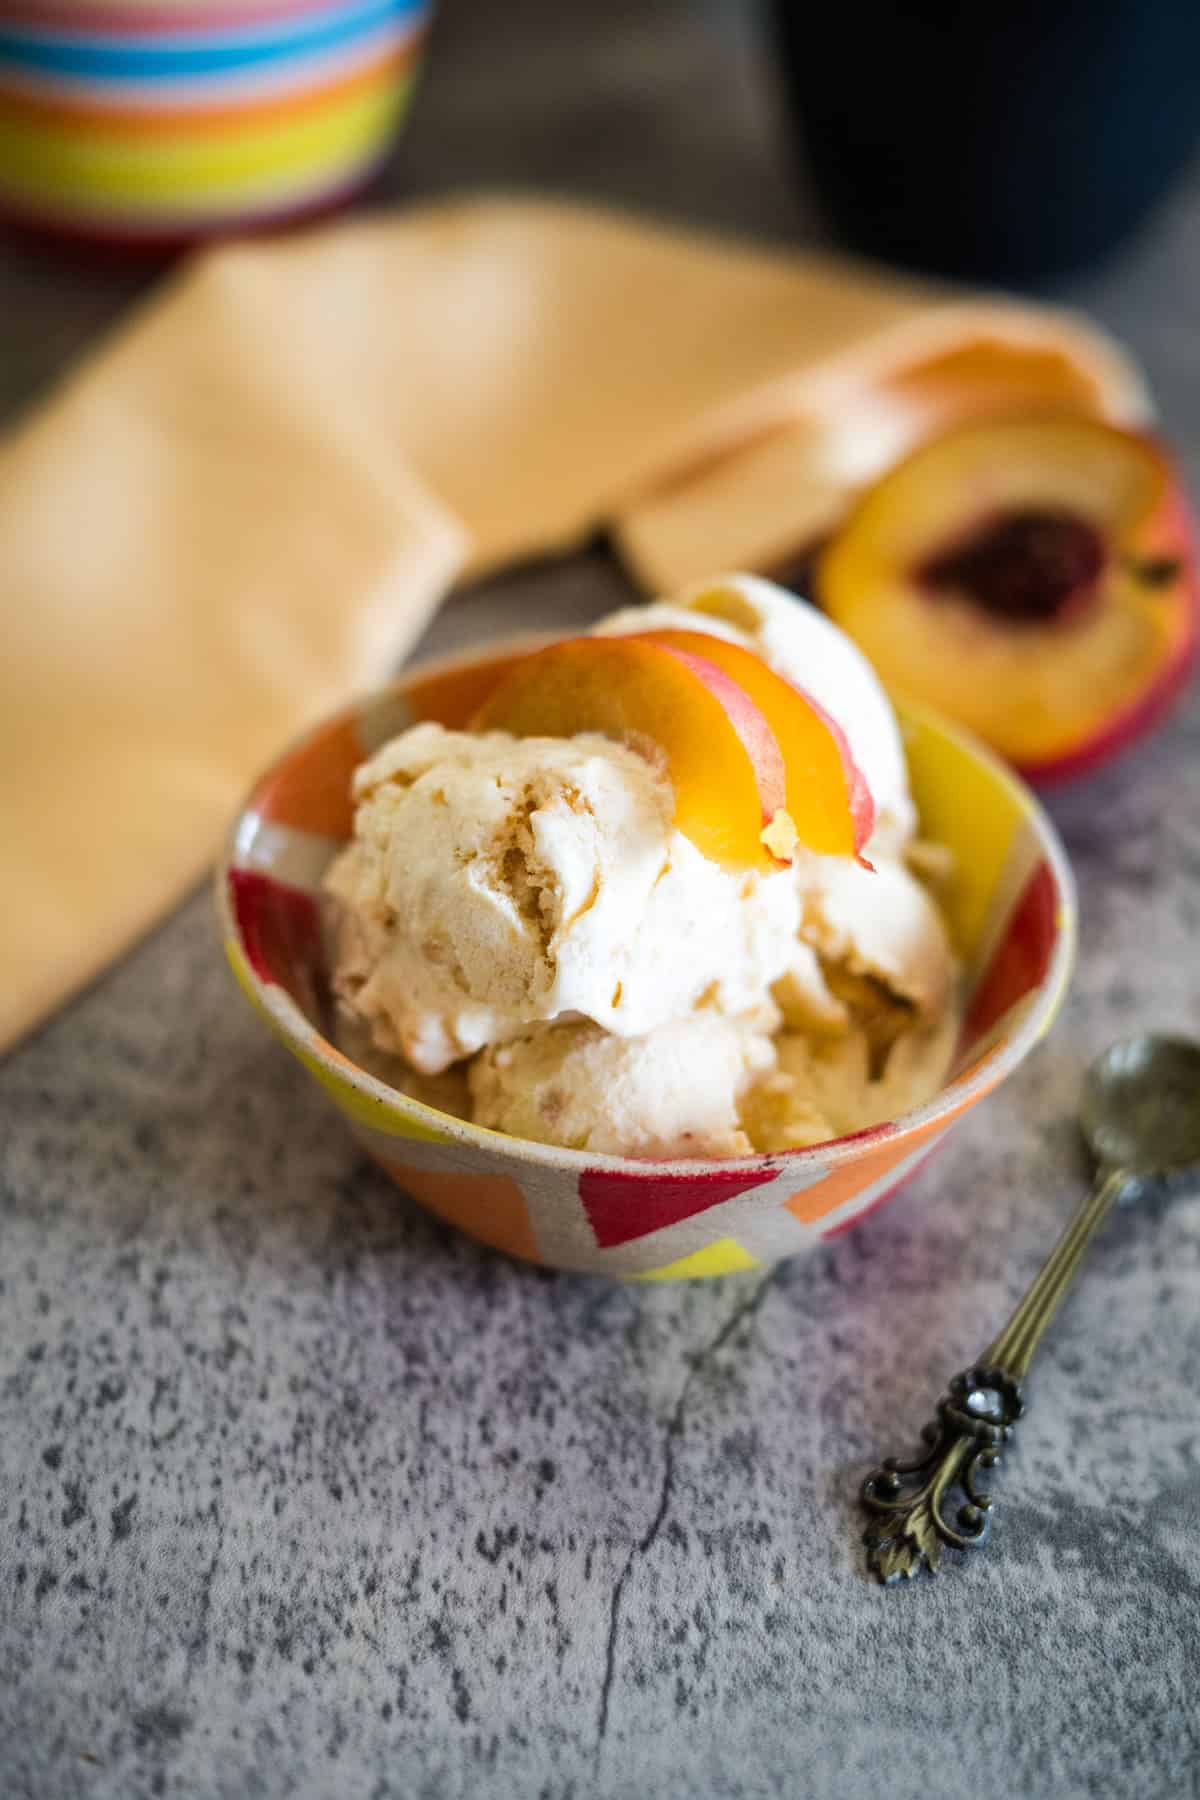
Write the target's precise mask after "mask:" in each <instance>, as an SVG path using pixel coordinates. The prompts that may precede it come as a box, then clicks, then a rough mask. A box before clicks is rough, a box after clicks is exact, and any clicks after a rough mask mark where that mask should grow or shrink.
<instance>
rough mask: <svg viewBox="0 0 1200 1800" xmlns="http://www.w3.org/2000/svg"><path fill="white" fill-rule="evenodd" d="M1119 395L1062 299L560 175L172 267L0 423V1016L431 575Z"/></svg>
mask: <svg viewBox="0 0 1200 1800" xmlns="http://www.w3.org/2000/svg"><path fill="white" fill-rule="evenodd" d="M1009 407H1019V408H1021V409H1023V410H1030V409H1031V408H1036V409H1038V410H1042V411H1047V410H1073V411H1088V412H1095V413H1099V414H1101V415H1103V416H1106V417H1109V418H1111V419H1114V420H1117V421H1122V422H1137V421H1139V420H1141V419H1143V418H1144V417H1145V416H1146V414H1147V400H1146V396H1145V393H1144V390H1143V388H1142V385H1141V382H1140V380H1139V378H1138V375H1137V373H1136V371H1135V370H1134V369H1133V368H1132V366H1131V365H1130V363H1129V362H1128V360H1127V359H1126V358H1125V357H1124V356H1123V355H1122V353H1121V352H1120V351H1119V350H1118V349H1117V348H1116V347H1115V346H1114V345H1113V344H1112V343H1111V342H1109V341H1108V340H1107V339H1106V338H1104V337H1103V336H1102V335H1101V334H1099V333H1098V332H1097V331H1095V330H1094V329H1092V328H1090V327H1089V326H1087V325H1086V324H1084V323H1083V322H1082V321H1081V320H1079V319H1077V318H1074V317H1071V316H1068V315H1064V314H1059V313H1054V312H1050V311H1047V310H1045V309H1041V308H1032V307H1026V306H1018V305H1016V304H1012V303H1008V302H1004V301H995V300H976V299H967V300H964V299H962V298H961V297H957V296H953V295H949V294H947V293H945V292H942V291H940V290H935V289H932V288H928V287H924V286H922V285H920V284H918V283H916V282H913V281H909V280H901V279H899V278H895V277H891V276H886V275H881V274H879V273H875V272H871V271H869V270H867V269H865V268H862V267H859V266H855V265H851V264H846V263H840V262H837V261H834V260H832V259H828V258H825V257H819V256H812V255H804V256H796V255H782V254H778V253H771V252H768V251H765V250H762V249H753V248H747V247H744V246H740V245H736V244H729V243H724V242H720V241H714V240H712V239H705V238H697V237H694V236H689V235H685V234H683V233H680V232H675V231H667V230H661V229H656V228H652V227H648V226H646V225H644V224H640V223H636V222H634V221H631V220H629V219H627V218H623V217H619V216H614V215H611V214H605V213H600V212H595V211H592V210H586V209H579V208H575V207H570V206H565V205H554V204H545V203H540V202H530V201H521V200H505V199H483V200H465V201H456V202H451V203H446V204H440V205H435V206H431V207H427V208H424V209H421V210H417V211H413V212H409V213H407V214H405V215H403V216H401V217H393V218H386V219H376V220H370V221H365V222H363V221H360V222H354V223H349V224H346V225H343V226H341V227H340V228H337V229H333V230H328V229H326V230H323V231H320V232H316V233H313V234H311V235H308V236H303V237H299V238H294V239H291V240H285V241H280V242H275V243H271V244H262V245H258V246H254V247H234V248H228V249H225V250H221V251H217V252H215V253H213V254H210V255H208V256H206V257H204V258H202V259H200V260H198V261H196V262H194V263H192V264H191V265H189V266H187V267H185V268H184V269H182V270H181V271H180V272H179V273H178V274H177V275H176V276H175V277H174V278H173V279H172V280H171V281H170V282H169V283H168V284H167V285H166V286H165V288H164V289H162V290H161V291H160V292H159V293H158V294H157V295H156V296H155V297H154V298H152V299H151V301H150V302H149V303H148V304H146V305H145V306H143V307H142V308H141V309H140V310H139V311H138V312H137V313H136V314H135V315H134V316H133V317H132V318H131V319H130V320H129V322H128V323H127V324H126V325H125V326H124V328H123V329H121V330H119V331H118V332H117V333H116V334H115V335H114V336H113V337H111V338H110V339H109V340H108V341H107V342H106V343H105V344H104V345H103V347H102V348H101V349H100V350H99V351H98V352H97V353H96V354H95V355H94V356H93V357H92V358H91V360H90V361H89V362H87V363H86V364H85V365H84V366H83V367H82V368H81V369H80V370H79V371H78V372H77V373H75V374H73V375H72V376H71V377H70V378H69V379H67V380H66V381H65V382H64V383H63V384H62V386H61V387H60V388H59V389H58V390H57V392H56V393H54V394H53V395H52V397H51V398H50V399H49V400H48V402H47V403H46V404H45V405H44V406H43V407H42V409H41V411H40V412H39V413H37V414H36V415H35V416H34V417H32V418H31V419H30V420H29V421H28V422H26V423H25V424H24V425H23V426H22V427H20V428H19V429H18V430H17V431H16V432H15V434H13V435H12V436H11V437H10V438H9V439H8V441H7V443H6V444H5V445H4V446H3V447H2V448H0V571H2V576H3V594H4V600H5V609H4V616H5V643H4V655H3V659H2V662H0V824H2V828H3V851H2V870H0V873H2V879H3V884H4V893H5V900H6V904H5V912H4V925H3V930H2V932H0V1049H3V1048H4V1047H6V1046H7V1045H8V1044H11V1043H12V1042H13V1041H14V1040H15V1039H16V1038H17V1036H18V1035H19V1034H20V1033H21V1032H22V1031H24V1030H25V1029H27V1028H28V1027H29V1026H31V1025H32V1024H34V1023H35V1022H36V1021H37V1020H38V1019H40V1018H41V1017H42V1016H44V1014H45V1013H46V1012H47V1011H48V1010H49V1009H50V1008H52V1007H53V1006H55V1005H56V1004H57V1003H59V1002H60V1001H61V1000H62V999H64V998H65V997H66V996H67V995H68V994H69V993H70V992H72V991H73V990H74V989H76V988H78V987H79V985H80V984H81V983H83V982H84V981H86V980H87V979H88V978H89V977H90V976H92V975H93V974H94V973H96V971H98V970H99V969H100V968H102V967H103V966H104V965H105V964H106V963H107V962H108V961H109V960H110V959H111V958H112V957H114V956H115V955H117V954H118V953H119V952H121V951H122V950H123V949H124V948H126V947H127V946H128V945H129V944H130V943H131V942H132V941H133V940H134V939H135V938H136V937H137V935H138V934H139V933H140V932H142V931H143V930H144V929H145V928H146V927H148V926H149V925H150V924H152V923H153V922H154V920H155V919H156V918H158V917H159V916H160V915H161V914H162V913H163V912H164V910H165V909H167V908H168V907H170V906H171V905H172V904H173V903H174V902H175V901H176V900H177V899H178V898H179V897H180V896H181V894H182V893H183V892H184V891H185V890H186V889H187V887H188V886H189V885H190V884H191V883H192V882H194V881H195V880H196V879H197V878H198V877H199V876H200V875H201V873H202V872H203V870H204V868H205V866H206V864H207V863H208V861H209V859H210V857H211V855H212V853H213V850H214V847H215V845H216V842H217V839H218V836H219V834H220V831H221V829H222V826H223V825H224V823H225V821H226V819H227V817H228V815H229V813H230V811H231V809H232V807H233V806H234V804H235V802H236V800H237V798H238V796H239V794H240V792H241V790H242V789H243V788H244V786H245V785H246V784H247V782H248V781H249V779H250V778H251V776H252V775H253V774H254V772H255V770H256V768H257V767H258V766H259V765H261V764H262V763H263V762H264V761H265V760H266V759H267V758H268V757H269V756H271V755H272V754H273V753H274V752H275V751H276V750H278V749H279V748H280V747H281V746H282V744H283V743H284V742H285V741H286V740H287V739H288V737H289V736H291V735H292V734H294V733H295V732H296V731H297V730H299V729H300V728H302V727H303V726H304V725H305V724H306V723H307V722H308V721H310V720H311V719H313V718H314V717H317V716H319V715H320V714H321V713H322V712H323V711H325V710H327V709H328V708H330V707H332V706H334V705H335V704H336V703H337V702H339V701H340V700H341V699H343V698H344V697H345V696H346V695H347V694H348V693H349V692H351V691H353V690H354V689H356V688H358V687H361V686H364V685H367V684H369V683H371V682H373V681H375V680H378V679H379V678H380V677H381V676H382V675H383V674H384V673H385V672H386V671H387V669H388V667H389V666H390V664H392V663H393V662H394V660H395V659H396V658H398V657H399V656H401V655H402V654H403V653H404V652H405V651H407V650H408V649H409V648H410V647H411V645H412V644H413V643H414V641H415V640H416V638H417V637H418V636H419V634H420V632H421V630H422V628H423V626H424V625H425V623H426V621H427V619H428V618H429V616H430V613H431V611H432V610H433V608H434V607H435V606H436V605H437V604H438V602H439V601H440V600H441V598H442V597H443V596H444V595H445V594H446V593H447V591H448V590H449V588H450V587H451V584H452V583H453V582H454V580H455V578H456V577H457V576H459V575H461V574H463V573H472V574H478V573H480V572H482V571H484V570H488V569H495V568H497V567H498V566H500V565H501V564H504V563H506V562H510V561H512V560H513V559H514V558H519V557H524V556H529V555H531V554H534V553H539V554H540V553H545V552H548V551H555V550H566V549H568V548H569V547H570V546H571V545H573V544H576V543H578V542H579V541H580V540H582V539H583V538H585V537H586V536H587V535H588V534H590V533H591V532H593V531H594V530H595V529H596V528H597V527H600V526H607V527H608V528H609V529H610V530H611V532H612V534H613V537H614V541H615V543H616V545H617V547H618V549H619V551H620V553H621V554H622V555H623V556H624V557H625V559H626V560H627V562H628V564H629V566H630V568H631V570H632V571H633V573H634V574H635V576H636V577H637V579H638V580H639V581H640V582H641V583H642V584H643V585H644V586H645V587H646V588H648V589H651V590H660V591H661V590H664V589H669V588H671V587H674V586H675V585H677V584H678V583H680V582H683V581H687V580H690V579H693V578H695V577H697V576H700V575H703V574H706V573H709V572H712V571H714V570H717V569H721V568H727V567H731V566H735V565H736V566H741V567H749V568H759V569H772V568H778V567H780V566H783V565H785V564H786V563H787V561H788V560H789V558H791V557H793V556H794V555H795V554H797V553H798V552H800V551H801V550H802V549H803V548H804V547H805V546H806V545H807V544H809V543H810V542H811V541H812V540H813V538H814V537H816V536H818V535H819V534H820V533H821V532H822V531H824V530H825V529H826V528H827V527H828V526H829V525H830V523H831V522H832V521H833V520H835V519H836V517H837V516H838V513H839V511H840V510H841V509H842V507H843V506H844V504H845V502H846V498H847V496H848V494H850V493H851V492H852V491H853V490H854V488H855V487H856V486H857V485H858V484H860V483H861V482H862V481H863V480H864V479H866V478H868V477H870V476H871V475H872V474H874V473H875V472H876V470H878V469H879V468H881V467H882V466H884V465H885V464H886V463H887V462H889V461H890V460H892V459H893V458H894V457H895V456H896V455H897V454H898V453H900V452H901V451H902V450H903V449H905V448H906V447H907V446H908V445H909V444H911V443H912V442H914V441H916V440H917V439H919V438H921V437H922V436H923V435H926V434H928V433H929V432H931V431H933V430H935V429H937V428H938V427H940V426H941V425H943V424H945V423H947V422H949V421H951V420H954V419H957V418H960V417H964V416H969V415H972V414H978V413H982V412H994V411H996V410H1000V409H1004V408H1009Z"/></svg>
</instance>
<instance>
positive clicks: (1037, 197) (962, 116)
mask: <svg viewBox="0 0 1200 1800" xmlns="http://www.w3.org/2000/svg"><path fill="white" fill-rule="evenodd" d="M772 13H773V22H774V37H775V45H776V48H777V52H778V58H779V63H780V67H781V71H782V76H783V79H784V82H785V87H786V93H787V97H788V101H789V104H790V108H791V112H792V115H793V117H794V120H795V124H796V127H797V129H798V131H799V134H800V140H801V147H802V153H803V157H804V162H805V165H806V168H807V170H808V171H809V173H810V175H811V177H812V178H813V180H814V181H815V185H816V189H817V194H818V197H819V199H820V201H821V204H822V206H823V208H824V210H825V213H826V215H827V218H828V222H829V224H830V226H831V228H832V230H833V231H834V232H835V234H836V235H837V236H838V237H839V238H841V239H842V241H843V242H844V243H846V244H848V245H849V246H850V247H852V248H854V249H856V250H861V251H863V252H865V253H866V254H868V255H871V256H877V257H883V258H885V259H887V260H889V261H893V262H900V263H906V264H909V265H911V266H914V267H919V268H925V269H930V270H934V271H939V272H943V273H947V274H954V275H964V276H972V277H975V278H983V279H995V280H1009V281H1012V280H1020V279H1023V278H1028V277H1033V276H1039V275H1047V274H1053V273H1058V272H1064V271H1068V270H1073V269H1078V268H1081V267H1083V266H1084V265H1086V264H1088V263H1091V262H1094V261H1096V260H1098V259H1099V258H1101V257H1103V256H1104V255H1106V254H1107V253H1108V252H1109V251H1111V250H1112V249H1114V248H1115V247H1116V246H1117V245H1118V244H1119V243H1120V242H1121V240H1122V239H1123V238H1124V237H1125V236H1126V235H1127V234H1128V233H1129V232H1130V231H1131V230H1132V229H1133V228H1134V227H1135V226H1136V225H1137V224H1138V223H1139V222H1140V221H1141V219H1142V218H1143V217H1144V216H1145V214H1146V213H1147V212H1148V210H1149V209H1150V208H1151V207H1152V206H1153V205H1154V203H1155V201H1157V200H1158V199H1159V198H1160V197H1161V196H1162V195H1163V194H1164V193H1165V191H1166V189H1167V188H1168V186H1169V185H1170V182H1171V180H1172V178H1173V177H1174V176H1175V175H1176V174H1177V173H1178V171H1179V170H1180V168H1181V167H1182V165H1183V164H1184V163H1185V162H1186V160H1187V158H1188V155H1189V153H1190V151H1191V150H1192V148H1193V145H1194V143H1195V141H1196V139H1197V136H1198V134H1200V0H1086V3H1079V0H1076V3H1075V4H1070V5H1056V4H1054V0H1008V3H1005V0H911V3H908V4H906V3H905V0H892V3H890V4H889V0H817V3H812V0H773V5H772Z"/></svg>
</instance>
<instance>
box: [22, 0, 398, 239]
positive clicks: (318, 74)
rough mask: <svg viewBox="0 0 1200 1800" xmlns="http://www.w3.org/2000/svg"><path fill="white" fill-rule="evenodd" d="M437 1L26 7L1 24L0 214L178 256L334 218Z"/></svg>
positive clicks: (115, 0) (163, 0)
mask: <svg viewBox="0 0 1200 1800" xmlns="http://www.w3.org/2000/svg"><path fill="white" fill-rule="evenodd" d="M429 12H430V0H16V4H14V5H12V6H9V7H5V8H4V9H3V13H4V16H3V18H2V19H0V206H2V207H3V209H4V212H5V214H6V215H7V216H8V217H9V218H10V219H11V220H15V221H16V222H17V223H24V224H27V225H31V226H34V227H38V228H40V229H43V230H51V231H54V232H57V233H59V234H65V235H68V236H73V237H82V238H88V239H94V240H99V241H103V242H106V243H118V244H123V245H129V246H138V245H150V246H155V247H158V246H164V247H169V246H174V245H177V244H182V243H186V242H190V241H192V240H194V239H198V238H204V237H210V236H213V235H217V234H221V233H224V232H228V231H231V230H235V229H245V228H247V227H250V226H258V225H268V224H277V223H279V222H281V221H283V220H288V219H293V218H296V217H300V216H304V215H307V214H311V213H313V212H315V211H319V210H324V209H327V208H329V207H331V206H332V205H334V204H336V203H337V202H339V201H340V200H342V199H345V198H347V197H348V196H349V195H350V194H351V193H353V192H354V191H356V190H357V189H358V188H359V187H361V186H362V185H363V183H364V182H365V181H366V180H367V179H369V177H370V176H371V174H373V173H374V171H375V170H376V168H377V167H378V165H379V163H380V161H381V159H382V157H383V155H384V154H385V152H386V150H387V148H388V146H389V144H390V142H391V140H392V137H393V136H394V134H395V131H396V129H397V128H398V126H399V124H400V121H401V119H402V118H403V115H404V112H405V109H406V107H407V104H408V97H409V93H410V90H411V87H412V82H413V77H414V74H415V70H416V66H417V62H418V59H419V55H420V50H421V45H422V42H423V38H424V31H425V26H426V24H427V22H428V16H429Z"/></svg>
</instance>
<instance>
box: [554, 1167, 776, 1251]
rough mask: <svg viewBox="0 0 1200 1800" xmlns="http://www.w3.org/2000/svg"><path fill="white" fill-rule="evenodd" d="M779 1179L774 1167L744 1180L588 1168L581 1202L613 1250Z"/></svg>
mask: <svg viewBox="0 0 1200 1800" xmlns="http://www.w3.org/2000/svg"><path fill="white" fill-rule="evenodd" d="M777 1174H778V1170H776V1169H770V1168H768V1169H759V1170H755V1172H754V1173H753V1174H745V1175H725V1174H722V1173H721V1172H720V1171H719V1170H713V1172H712V1173H711V1174H705V1173H703V1172H701V1173H699V1174H695V1175H656V1174H654V1173H653V1172H652V1171H651V1170H647V1172H646V1174H645V1175H627V1174H620V1175H615V1174H614V1175H610V1174H608V1173H607V1172H605V1171H603V1170H600V1169H589V1170H588V1171H587V1173H586V1174H584V1175H581V1176H580V1177H579V1198H580V1199H581V1200H582V1202H583V1210H584V1211H585V1212H586V1214H587V1216H588V1220H589V1223H590V1224H591V1227H592V1230H593V1232H594V1233H595V1237H596V1242H597V1244H598V1245H599V1246H600V1248H601V1249H602V1250H611V1249H612V1247H613V1246H614V1245H615V1244H628V1243H632V1241H633V1240H634V1239H635V1238H642V1237H649V1235H650V1233H651V1232H652V1231H662V1230H663V1229H664V1228H665V1227H666V1226H668V1225H678V1224H679V1222H680V1220H681V1219H691V1218H694V1217H695V1215H696V1214H697V1213H702V1212H707V1211H708V1209H709V1207H710V1206H719V1205H720V1204H721V1202H722V1200H732V1199H733V1198H734V1197H735V1195H737V1194H745V1193H749V1192H750V1190H751V1189H752V1188H756V1187H762V1186H764V1185H765V1184H766V1183H767V1182H768V1181H774V1179H775V1177H776V1175H777Z"/></svg>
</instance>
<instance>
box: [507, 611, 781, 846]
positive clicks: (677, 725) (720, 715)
mask: <svg viewBox="0 0 1200 1800" xmlns="http://www.w3.org/2000/svg"><path fill="white" fill-rule="evenodd" d="M472 724H473V726H474V728H475V729H476V730H479V731H489V730H494V731H511V732H514V733H516V735H517V736H518V737H572V736H574V735H575V733H576V732H581V731H596V732H600V733H602V734H603V735H604V736H605V737H610V738H615V739H616V740H618V741H619V742H620V743H623V744H626V745H628V746H629V747H630V748H631V749H633V750H636V751H638V752H639V754H641V755H643V756H645V757H646V758H647V759H648V760H650V761H651V762H653V763H655V764H657V765H659V766H660V767H661V768H662V770H663V772H664V774H665V775H666V776H667V777H668V778H669V780H670V781H671V784H672V787H673V789H674V794H675V823H676V825H677V826H678V828H679V830H680V831H682V832H683V834H684V835H685V836H686V837H688V838H690V839H691V841H692V843H693V844H695V846H696V848H697V849H698V850H700V851H701V852H702V853H703V854H704V855H705V856H707V857H710V858H711V859H712V860H713V861H714V862H718V863H721V864H722V865H724V866H725V867H727V868H738V869H746V868H754V867H774V866H775V864H776V863H777V862H779V861H787V860H789V859H790V856H791V851H792V846H793V845H794V843H795V833H794V832H793V831H791V829H790V826H789V824H788V821H787V817H786V813H785V811H784V804H785V800H786V795H787V783H786V779H785V774H784V763H783V755H782V752H781V750H780V747H779V744H778V743H777V741H776V739H775V735H774V733H773V732H772V730H771V728H770V726H769V725H768V723H767V721H766V719H765V718H764V717H763V715H762V713H761V712H760V710H759V708H758V707H757V706H756V705H755V704H754V702H753V700H751V699H750V697H749V695H748V694H747V693H746V692H745V691H744V689H742V688H741V687H739V686H738V684H737V683H736V682H735V681H733V680H732V679H731V678H730V677H729V676H728V675H727V674H725V672H724V670H723V669H720V668H718V667H717V665H716V663H715V662H713V661H712V660H710V659H709V658H707V657H702V656H696V655H692V654H690V653H688V652H685V651H682V650H677V649H672V648H670V647H668V646H667V645H666V644H659V643H655V642H653V641H652V640H651V639H649V638H644V637H611V638H606V637H586V638H567V639H565V640H564V641H563V642H562V643H558V644H551V645H549V646H548V647H547V648H546V649H545V650H539V651H535V652H534V653H533V654H532V655H530V656H527V657H525V658H523V659H522V661H520V662H519V663H518V664H517V665H516V667H515V668H513V669H510V670H509V672H508V674H507V675H505V676H504V677H503V678H502V680H501V681H500V683H499V685H498V686H497V687H496V688H495V689H494V691H493V692H492V693H491V694H490V695H489V696H488V697H487V698H486V699H485V700H484V702H483V704H482V706H481V707H480V708H479V711H478V712H477V713H476V715H475V717H474V720H473V721H472ZM768 840H769V841H770V843H771V849H770V850H768V848H767V841H768Z"/></svg>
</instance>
